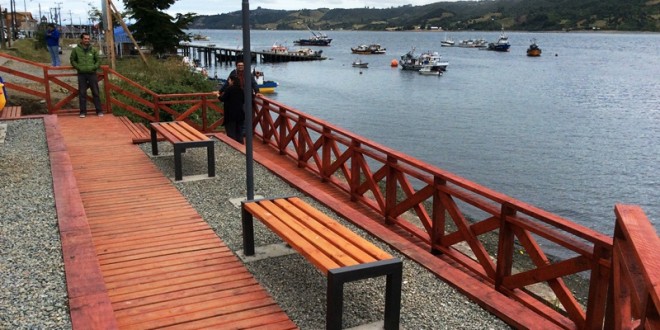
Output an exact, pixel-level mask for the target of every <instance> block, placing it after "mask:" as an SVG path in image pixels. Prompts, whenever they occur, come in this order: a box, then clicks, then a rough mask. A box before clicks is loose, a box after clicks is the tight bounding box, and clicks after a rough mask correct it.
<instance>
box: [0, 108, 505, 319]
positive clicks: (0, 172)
mask: <svg viewBox="0 0 660 330" xmlns="http://www.w3.org/2000/svg"><path fill="white" fill-rule="evenodd" d="M6 124H7V138H6V141H5V142H4V144H0V204H1V205H2V208H1V209H0V221H1V222H0V234H1V235H0V249H1V250H2V258H1V259H0V278H1V280H2V290H1V291H0V329H69V328H71V323H70V319H69V311H68V305H67V294H66V283H65V279H64V268H63V263H62V254H61V250H60V239H59V233H58V228H57V218H56V213H55V205H54V199H53V191H52V179H51V175H50V165H49V161H48V154H47V145H46V142H45V134H44V129H43V124H42V122H41V121H40V120H20V121H9V122H6ZM141 147H142V148H143V150H145V152H146V153H147V154H149V153H150V152H149V145H148V144H143V145H142V146H141ZM159 147H160V148H161V149H160V150H161V151H162V154H163V155H165V156H159V157H157V158H153V161H154V163H155V164H156V165H157V166H158V167H159V168H160V169H161V170H162V171H163V173H164V174H165V175H167V176H168V177H172V176H173V175H174V169H173V157H172V156H171V155H170V156H167V152H168V151H171V146H170V145H169V144H167V143H161V145H160V146H159ZM216 158H217V161H216V171H217V172H216V173H217V176H216V177H215V178H213V179H206V180H200V181H191V182H184V183H175V186H176V187H177V188H178V189H179V190H180V191H181V192H182V194H183V195H184V196H185V197H186V198H187V199H188V201H189V202H190V203H191V204H192V205H193V206H194V207H195V208H196V209H197V211H198V212H199V213H200V214H201V215H202V217H203V218H204V219H205V220H206V221H207V222H208V223H209V224H210V225H211V226H212V227H213V228H214V230H215V231H216V233H217V234H218V236H220V237H221V238H222V240H223V241H224V242H225V243H226V244H227V245H228V246H229V247H230V248H231V249H232V250H233V251H235V252H236V251H238V250H239V249H241V248H242V241H241V229H240V210H239V209H238V208H236V207H235V206H234V205H232V204H231V203H230V202H229V199H231V198H238V197H243V196H245V194H246V193H245V180H244V173H245V157H244V156H243V155H242V154H241V153H239V152H237V151H235V150H233V149H232V148H230V147H228V146H226V145H225V144H224V143H221V142H218V143H216ZM183 162H184V164H183V170H184V173H183V174H184V176H185V175H193V174H201V173H206V153H205V151H204V150H203V149H199V148H198V149H190V150H188V151H187V152H186V153H185V154H184V156H183ZM254 172H255V180H254V182H255V193H256V194H258V195H263V196H266V197H274V196H288V195H297V196H301V197H303V194H302V193H301V192H299V191H297V190H295V189H293V188H292V187H290V186H288V185H287V184H286V183H285V182H283V181H281V180H280V179H278V178H277V177H276V176H275V175H274V174H272V173H270V172H268V171H267V170H266V169H265V168H263V167H261V166H260V165H258V164H255V171H254ZM304 199H305V200H307V201H308V202H309V203H311V204H313V205H315V206H316V207H318V208H319V209H321V210H324V211H325V212H326V213H327V214H329V215H330V216H332V217H334V218H335V219H338V221H340V222H342V223H344V225H346V226H347V227H349V228H351V229H353V230H354V231H355V232H357V233H359V234H361V235H362V236H363V237H365V238H368V239H370V240H372V241H373V242H374V243H376V244H377V245H379V246H380V247H382V248H384V249H385V250H387V251H389V252H390V253H392V254H393V255H397V256H398V257H400V258H401V259H402V260H404V274H403V279H404V283H403V292H402V294H403V296H402V310H401V326H402V328H404V329H510V327H509V326H507V325H506V324H505V323H504V322H502V321H501V320H499V319H498V318H496V317H494V316H493V315H491V314H490V313H488V312H486V311H485V310H483V309H482V308H480V307H479V306H478V305H476V304H475V303H472V302H471V301H469V300H468V299H467V298H466V297H465V296H463V295H461V294H459V293H457V292H456V291H455V290H454V289H452V288H451V287H449V286H448V285H447V284H445V283H444V282H442V281H441V280H438V279H437V278H436V277H434V276H433V275H431V274H430V273H429V272H427V271H426V270H425V269H423V268H422V267H420V266H419V265H417V264H416V263H414V262H411V261H410V260H408V259H406V258H405V257H403V256H401V255H399V254H398V253H396V252H394V251H392V250H390V249H389V248H388V247H387V246H385V245H384V244H382V243H381V242H379V241H374V240H373V239H372V238H370V237H369V235H367V234H366V233H364V232H363V231H361V230H359V229H358V228H356V227H354V226H352V225H351V224H350V223H347V222H346V221H344V220H343V219H339V218H337V216H336V215H335V214H333V213H332V212H330V211H329V210H327V209H325V208H324V207H322V206H321V205H319V204H317V203H315V202H314V201H313V200H311V199H309V198H307V197H305V198H304ZM255 225H256V226H255V235H256V236H255V240H256V243H257V245H263V244H270V243H278V242H280V240H279V239H278V238H277V237H276V236H275V235H273V234H272V233H270V232H269V231H267V230H265V229H264V228H263V227H262V226H260V224H259V223H258V221H257V222H255ZM246 266H247V267H248V269H249V270H250V271H251V272H252V273H253V274H254V276H255V278H256V279H257V280H258V281H259V282H260V283H262V285H263V286H264V287H265V288H266V289H267V290H268V291H269V292H270V293H271V295H272V296H273V298H274V299H275V300H276V301H277V302H278V303H279V304H280V306H282V308H283V309H284V310H285V311H286V312H287V313H288V315H289V316H290V317H291V318H292V320H293V321H294V322H295V323H296V324H297V325H298V326H300V328H301V329H322V328H324V322H325V287H326V279H325V277H324V276H323V275H322V274H321V273H320V272H318V271H317V270H316V268H314V267H313V266H312V265H311V264H309V263H308V262H307V261H306V260H305V259H303V258H302V257H300V256H299V255H297V254H291V255H287V256H283V257H277V258H269V259H264V260H260V261H255V262H251V263H248V264H246ZM384 282H385V281H384V279H381V278H379V279H371V280H365V281H359V282H354V283H350V284H348V285H347V286H346V290H345V302H344V327H347V328H348V327H356V326H358V325H361V324H366V323H371V322H376V321H379V320H382V313H383V301H384V297H383V295H384V294H383V292H384V285H385V283H384Z"/></svg>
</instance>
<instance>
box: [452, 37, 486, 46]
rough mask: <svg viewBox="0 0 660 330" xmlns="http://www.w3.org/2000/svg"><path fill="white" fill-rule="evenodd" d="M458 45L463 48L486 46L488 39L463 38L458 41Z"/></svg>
mask: <svg viewBox="0 0 660 330" xmlns="http://www.w3.org/2000/svg"><path fill="white" fill-rule="evenodd" d="M458 47H463V48H486V47H488V41H486V40H485V39H464V40H461V41H460V42H459V43H458Z"/></svg>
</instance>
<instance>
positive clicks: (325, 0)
mask: <svg viewBox="0 0 660 330" xmlns="http://www.w3.org/2000/svg"><path fill="white" fill-rule="evenodd" d="M11 1H12V0H0V6H1V7H2V9H3V10H4V8H9V7H10V2H11ZM13 1H14V3H15V4H16V11H19V12H22V11H25V9H27V11H28V12H31V13H32V15H33V17H35V18H37V17H40V16H39V12H40V10H41V16H46V17H49V13H51V12H52V13H54V12H56V8H58V7H59V11H60V13H61V15H62V17H61V19H62V24H63V25H68V24H71V23H70V22H71V21H73V24H81V23H82V24H86V23H87V20H88V14H87V12H88V11H89V10H90V9H91V8H92V7H96V8H99V9H100V8H101V3H102V1H101V0H66V1H65V0H13ZM438 1H440V0H398V1H397V0H360V1H349V0H319V1H309V0H249V4H250V9H256V8H257V7H262V8H268V9H285V10H294V9H305V8H307V9H316V8H323V7H325V8H364V7H369V8H389V7H398V6H403V5H413V6H419V5H425V4H429V3H434V2H438ZM442 1H453V0H442ZM113 3H114V5H115V6H117V7H118V8H119V10H123V2H122V1H121V0H113ZM242 5H243V0H178V1H176V3H175V4H174V5H173V6H172V7H171V8H170V10H168V11H167V12H168V13H169V14H170V15H174V14H175V13H188V12H193V13H197V14H199V15H216V14H224V13H228V12H232V11H237V10H241V8H242Z"/></svg>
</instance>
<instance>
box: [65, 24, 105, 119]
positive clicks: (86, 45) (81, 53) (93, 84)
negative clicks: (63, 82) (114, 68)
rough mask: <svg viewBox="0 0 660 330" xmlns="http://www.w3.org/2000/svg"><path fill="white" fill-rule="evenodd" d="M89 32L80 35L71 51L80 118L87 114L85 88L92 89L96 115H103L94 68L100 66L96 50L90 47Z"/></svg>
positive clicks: (96, 68)
mask: <svg viewBox="0 0 660 330" xmlns="http://www.w3.org/2000/svg"><path fill="white" fill-rule="evenodd" d="M90 43H91V38H90V36H89V33H82V34H81V35H80V43H79V44H78V46H76V47H75V48H73V50H72V51H71V58H70V60H71V65H72V66H73V67H74V68H76V71H78V99H79V101H80V103H79V104H80V118H85V116H86V115H87V88H89V89H91V90H92V98H93V99H94V106H95V107H96V115H97V116H99V117H103V108H102V107H101V98H100V97H99V81H98V78H97V77H96V70H98V69H99V67H100V66H101V59H100V58H99V52H98V50H96V49H94V47H92V45H91V44H90Z"/></svg>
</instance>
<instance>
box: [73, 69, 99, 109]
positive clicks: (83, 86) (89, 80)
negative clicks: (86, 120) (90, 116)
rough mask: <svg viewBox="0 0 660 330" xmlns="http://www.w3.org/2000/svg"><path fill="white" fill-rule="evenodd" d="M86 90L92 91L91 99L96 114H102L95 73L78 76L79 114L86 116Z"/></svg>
mask: <svg viewBox="0 0 660 330" xmlns="http://www.w3.org/2000/svg"><path fill="white" fill-rule="evenodd" d="M87 88H89V89H91V90H92V98H93V100H94V107H96V113H100V112H103V108H102V107H101V98H100V97H99V80H98V78H97V77H96V73H79V74H78V100H79V101H80V103H79V105H80V114H87Z"/></svg>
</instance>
